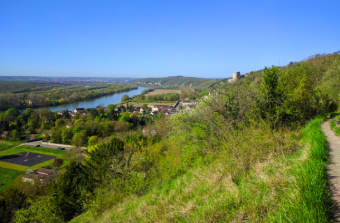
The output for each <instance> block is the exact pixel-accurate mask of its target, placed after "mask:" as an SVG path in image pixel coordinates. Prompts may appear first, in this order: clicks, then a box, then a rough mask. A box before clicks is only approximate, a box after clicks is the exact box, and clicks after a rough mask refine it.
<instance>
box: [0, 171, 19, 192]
mask: <svg viewBox="0 0 340 223" xmlns="http://www.w3.org/2000/svg"><path fill="white" fill-rule="evenodd" d="M23 173H24V171H17V170H11V169H7V168H1V167H0V183H2V184H4V185H1V186H0V191H3V190H5V189H6V188H8V187H9V186H10V185H11V184H12V183H13V182H14V180H15V178H17V177H18V176H20V175H22V174H23Z"/></svg>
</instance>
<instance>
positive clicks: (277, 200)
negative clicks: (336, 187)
mask: <svg viewBox="0 0 340 223" xmlns="http://www.w3.org/2000/svg"><path fill="white" fill-rule="evenodd" d="M323 121H324V118H323V117H318V118H315V119H314V120H313V121H311V122H310V123H309V124H308V125H307V126H306V127H305V128H304V130H303V137H302V139H301V141H302V144H303V146H302V147H301V148H298V152H297V153H295V154H294V155H289V156H285V155H281V156H278V157H272V158H269V159H267V160H265V161H262V162H258V163H257V164H256V165H254V166H253V167H252V168H251V169H250V170H249V171H247V172H244V173H242V174H240V175H238V176H236V177H235V176H234V177H232V176H231V175H230V173H228V171H227V169H226V168H225V162H228V161H227V160H225V159H223V157H221V158H220V159H219V160H215V161H214V162H213V163H212V164H210V165H209V166H202V167H201V168H192V169H190V170H189V171H188V172H187V173H185V174H184V175H182V176H180V177H178V178H176V179H174V180H172V181H169V182H167V183H164V184H162V185H161V186H158V187H155V188H154V189H153V190H151V191H150V192H148V193H147V194H146V195H144V196H141V197H136V196H134V197H128V198H126V199H125V200H124V201H123V202H121V203H118V204H116V205H115V206H113V207H112V208H111V209H109V210H107V211H105V212H104V213H103V214H101V215H99V216H96V215H93V214H92V212H91V210H89V211H88V212H86V213H84V214H82V215H80V216H78V217H77V218H75V219H74V220H73V221H72V222H245V221H247V222H332V221H331V217H330V216H331V209H332V205H333V202H332V200H331V196H330V190H329V186H328V177H327V171H326V167H327V164H328V147H327V143H326V138H325V136H324V134H323V132H322V130H321V124H322V122H323ZM104 199H105V198H104ZM107 199H109V198H107Z"/></svg>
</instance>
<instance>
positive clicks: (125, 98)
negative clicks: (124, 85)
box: [120, 94, 130, 102]
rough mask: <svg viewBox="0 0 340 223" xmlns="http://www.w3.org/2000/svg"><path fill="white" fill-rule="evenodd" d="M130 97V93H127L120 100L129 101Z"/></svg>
mask: <svg viewBox="0 0 340 223" xmlns="http://www.w3.org/2000/svg"><path fill="white" fill-rule="evenodd" d="M129 99H130V97H129V95H127V94H124V95H123V97H122V99H121V100H120V101H121V102H125V101H128V100H129Z"/></svg>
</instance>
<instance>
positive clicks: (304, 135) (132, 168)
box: [15, 53, 340, 222]
mask: <svg viewBox="0 0 340 223" xmlns="http://www.w3.org/2000/svg"><path fill="white" fill-rule="evenodd" d="M339 74H340V55H339V54H338V53H334V54H330V55H315V56H313V57H310V58H309V59H308V60H305V61H301V62H299V63H296V64H292V65H289V66H286V67H271V68H265V69H264V70H262V71H261V72H254V73H252V74H250V75H248V76H247V77H246V78H244V79H242V80H241V81H238V82H236V83H234V84H224V85H222V84H221V86H220V87H219V88H218V89H217V90H216V92H215V94H213V95H212V96H209V97H207V98H204V99H201V101H200V102H199V103H198V104H197V105H196V108H195V109H191V110H183V111H181V112H180V113H178V114H175V115H173V116H171V118H169V119H166V118H160V119H159V120H157V121H156V122H155V124H153V125H150V126H147V127H146V129H145V130H146V131H145V134H146V135H149V136H143V135H140V134H139V133H138V132H135V133H130V134H128V135H126V136H125V138H124V140H123V141H120V140H118V139H115V138H114V139H113V140H112V141H111V142H110V143H101V144H97V145H94V146H93V147H92V148H90V149H89V151H88V152H86V153H87V157H86V159H85V160H84V162H83V163H74V162H72V163H71V164H70V167H69V168H68V169H67V170H66V171H65V173H64V174H63V175H61V177H60V179H59V181H58V183H57V184H56V186H55V187H54V189H53V192H52V194H51V195H48V196H46V197H40V198H39V199H36V201H35V202H31V204H30V206H29V207H27V208H25V209H21V210H19V211H17V212H16V215H15V220H16V221H17V222H61V221H69V220H71V219H73V220H72V221H73V222H129V221H130V222H188V221H189V222H242V221H247V222H330V221H331V213H330V210H331V207H332V201H331V198H330V192H329V190H328V179H327V174H326V165H327V163H328V154H327V144H326V140H325V137H324V135H323V133H322V131H321V127H320V126H321V123H322V122H323V120H324V117H325V115H326V114H329V113H330V112H333V111H335V110H336V109H337V108H338V104H339V101H338V100H339V98H338V95H339V92H340V86H339V84H334V83H339V80H340V75H339ZM311 120H312V121H311ZM148 133H150V134H148ZM76 171H77V172H76ZM75 173H79V174H75ZM71 179H72V180H71ZM73 179H74V180H73ZM74 182H76V183H74ZM78 182H79V183H78Z"/></svg>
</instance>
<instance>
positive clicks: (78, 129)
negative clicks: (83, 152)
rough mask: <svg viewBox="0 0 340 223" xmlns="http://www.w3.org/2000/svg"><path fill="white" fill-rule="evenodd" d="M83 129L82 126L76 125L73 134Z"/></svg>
mask: <svg viewBox="0 0 340 223" xmlns="http://www.w3.org/2000/svg"><path fill="white" fill-rule="evenodd" d="M82 130H83V129H82V128H81V127H80V126H76V127H74V129H73V131H72V133H73V134H76V133H79V132H81V131H82Z"/></svg>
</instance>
